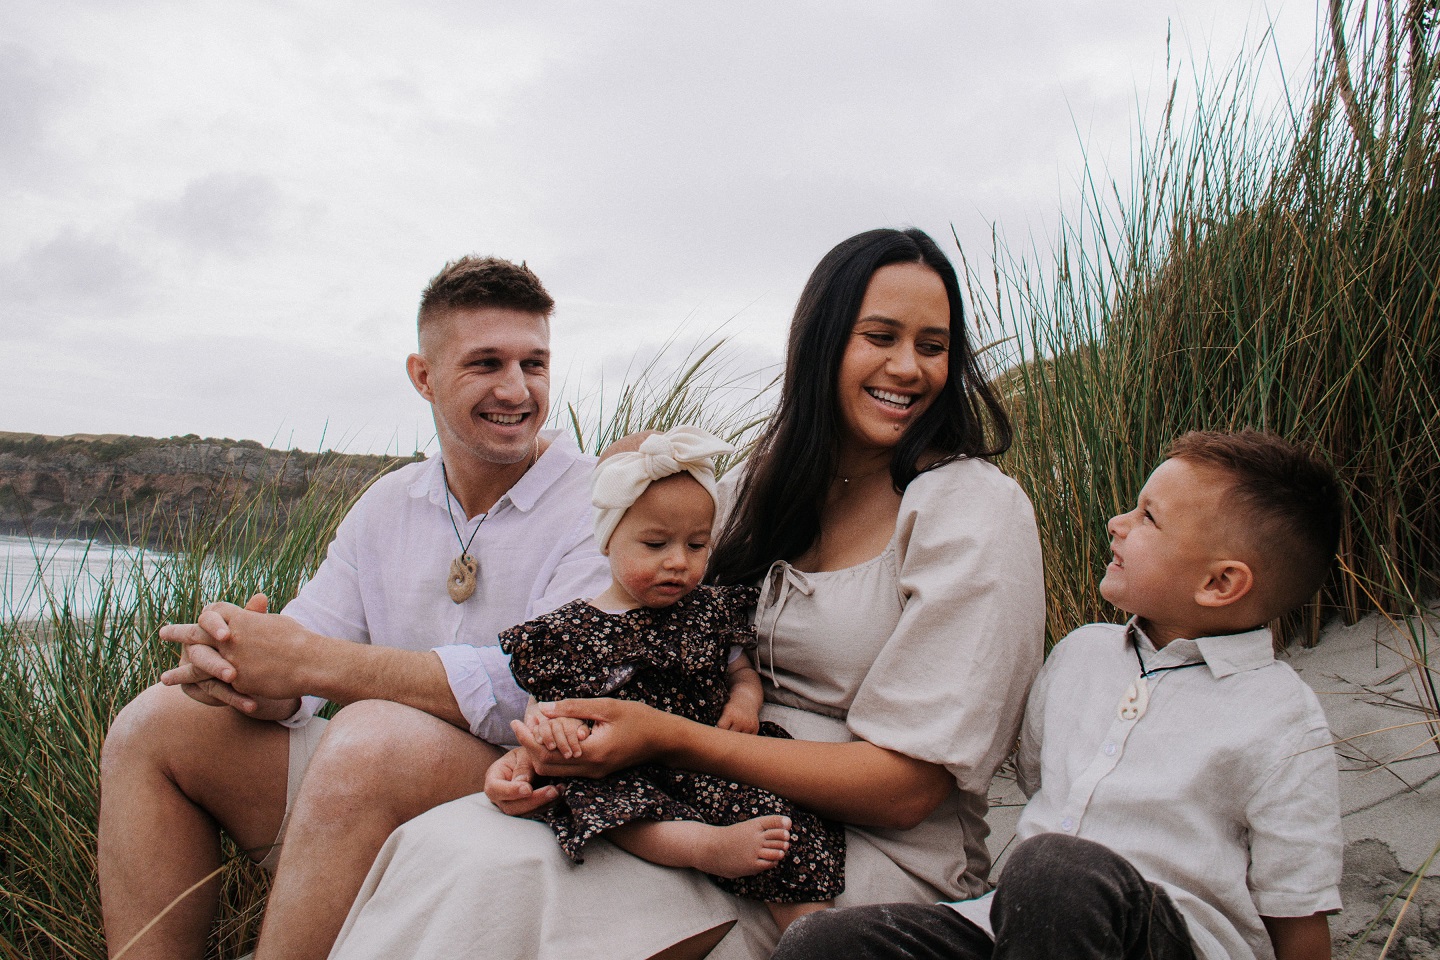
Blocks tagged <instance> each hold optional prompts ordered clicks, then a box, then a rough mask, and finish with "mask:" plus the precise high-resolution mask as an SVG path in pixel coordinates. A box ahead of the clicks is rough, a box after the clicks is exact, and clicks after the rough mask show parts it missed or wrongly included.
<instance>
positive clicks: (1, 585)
mask: <svg viewBox="0 0 1440 960" xmlns="http://www.w3.org/2000/svg"><path fill="white" fill-rule="evenodd" d="M162 557H163V555H162V554H158V553H154V552H152V551H149V550H143V549H141V548H139V547H126V546H115V545H112V544H108V543H98V542H94V541H90V540H46V539H39V538H36V539H32V538H30V537H14V536H3V535H0V618H3V619H20V620H30V619H35V618H37V617H43V616H46V615H47V614H48V613H49V612H50V611H51V610H52V609H53V608H54V606H59V605H64V606H68V608H69V609H70V610H71V611H72V612H73V613H74V614H76V615H79V616H86V615H88V614H89V613H90V612H91V611H93V610H94V609H95V605H96V603H98V602H99V599H100V597H101V595H102V585H103V584H105V583H107V582H108V583H109V584H110V586H111V590H112V597H113V599H116V600H128V599H129V598H130V597H132V596H133V594H134V589H135V587H134V582H133V580H134V578H133V576H131V572H132V571H134V570H135V568H136V565H137V564H139V565H145V564H150V563H153V562H155V561H158V560H160V559H162Z"/></svg>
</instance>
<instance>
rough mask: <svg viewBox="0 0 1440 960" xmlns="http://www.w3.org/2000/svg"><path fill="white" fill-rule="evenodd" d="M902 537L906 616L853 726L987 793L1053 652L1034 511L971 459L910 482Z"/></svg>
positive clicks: (870, 679) (857, 705)
mask: <svg viewBox="0 0 1440 960" xmlns="http://www.w3.org/2000/svg"><path fill="white" fill-rule="evenodd" d="M896 538H897V548H898V551H899V555H900V556H899V563H900V567H899V584H898V589H899V592H900V602H901V606H902V612H901V616H900V620H899V622H898V623H897V624H896V626H895V629H894V632H893V633H892V634H891V636H890V638H889V639H888V640H887V641H886V642H885V644H884V645H883V647H882V648H881V650H880V653H879V656H878V657H877V658H876V660H875V663H874V666H873V667H872V668H871V669H870V671H869V673H868V674H867V675H866V677H865V680H864V681H863V683H862V684H861V686H860V688H859V690H858V691H857V693H856V696H855V699H854V702H853V704H852V705H851V707H850V711H849V714H848V718H847V722H848V724H849V727H850V729H851V731H852V732H853V733H855V734H856V735H857V736H860V737H863V738H864V739H866V740H868V741H869V742H871V743H873V744H875V745H876V746H880V747H885V748H887V749H890V750H895V751H897V752H899V753H903V754H906V755H907V756H911V757H915V758H916V759H919V760H925V761H928V762H931V763H936V764H940V765H942V766H944V767H945V768H946V770H948V771H949V772H950V773H951V774H952V775H953V776H954V777H955V781H956V783H957V785H958V786H959V787H960V789H961V790H964V791H966V792H969V793H979V794H983V791H984V790H986V789H987V788H988V786H989V783H990V779H991V777H992V776H993V775H994V773H995V770H996V769H997V768H998V767H999V766H1000V764H1001V762H1003V761H1004V759H1005V757H1006V756H1008V755H1009V753H1010V751H1011V749H1012V748H1013V747H1014V745H1015V738H1016V735H1017V734H1018V732H1019V729H1020V719H1021V715H1022V713H1023V710H1024V706H1025V700H1026V694H1027V692H1028V691H1029V689H1030V684H1031V683H1032V681H1033V680H1034V679H1035V674H1036V672H1037V671H1038V670H1039V668H1040V663H1041V660H1042V659H1043V655H1044V642H1045V641H1044V636H1045V595H1044V576H1043V572H1042V567H1041V556H1040V539H1039V535H1038V533H1037V531H1036V527H1035V515H1034V511H1033V509H1032V508H1031V505H1030V501H1029V500H1028V499H1027V498H1026V496H1025V494H1024V492H1023V491H1021V489H1020V487H1019V486H1018V485H1017V484H1016V483H1015V482H1014V481H1013V480H1011V479H1010V478H1009V477H1006V476H1005V475H1004V474H1002V473H1001V472H1000V471H999V470H998V469H996V468H995V467H994V466H993V465H991V464H989V463H987V462H985V461H981V460H962V461H957V462H955V463H951V464H947V465H945V466H943V467H940V468H937V469H935V470H931V471H929V472H926V473H922V474H921V475H920V476H919V477H917V478H916V479H915V480H914V481H912V482H911V484H910V486H909V487H908V488H907V490H906V491H905V495H904V498H903V500H902V502H901V506H900V516H899V519H898V521H897V526H896Z"/></svg>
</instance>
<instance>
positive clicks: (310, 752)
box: [260, 717, 329, 874]
mask: <svg viewBox="0 0 1440 960" xmlns="http://www.w3.org/2000/svg"><path fill="white" fill-rule="evenodd" d="M327 723H329V721H328V720H322V719H321V718H319V717H315V718H314V719H312V720H311V721H310V722H309V723H307V724H305V725H304V726H303V727H292V728H291V730H290V764H289V768H288V770H287V771H286V776H285V819H283V820H281V821H280V832H279V833H277V834H276V835H275V843H274V845H273V846H271V847H270V852H269V853H267V854H265V859H264V860H261V861H260V866H262V867H264V868H265V871H266V872H267V873H272V874H273V873H274V872H275V865H276V864H277V863H279V862H280V844H281V843H283V842H284V840H285V828H286V827H288V826H290V811H291V810H293V809H294V808H295V795H296V794H298V793H299V792H300V781H301V780H304V779H305V768H306V767H308V766H310V758H311V757H313V756H314V755H315V747H316V745H317V744H318V743H319V742H320V737H321V736H323V735H324V733H325V724H327Z"/></svg>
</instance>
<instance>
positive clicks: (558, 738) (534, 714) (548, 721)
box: [525, 697, 590, 760]
mask: <svg viewBox="0 0 1440 960" xmlns="http://www.w3.org/2000/svg"><path fill="white" fill-rule="evenodd" d="M525 725H526V726H527V727H529V728H530V732H531V733H532V734H534V736H535V739H536V740H537V741H539V742H540V744H541V745H542V746H543V747H545V749H546V750H554V751H556V752H557V753H559V754H560V756H562V757H564V758H565V759H567V760H569V759H572V758H574V757H578V756H581V755H582V751H581V749H580V743H581V741H583V740H584V739H585V738H586V737H588V736H590V724H588V723H586V722H585V721H584V720H576V719H574V718H572V717H547V716H545V714H543V713H541V712H540V708H539V706H538V705H537V704H536V702H535V699H534V698H533V697H532V698H531V699H530V704H529V706H527V707H526V708H525Z"/></svg>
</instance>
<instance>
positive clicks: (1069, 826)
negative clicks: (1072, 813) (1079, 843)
mask: <svg viewBox="0 0 1440 960" xmlns="http://www.w3.org/2000/svg"><path fill="white" fill-rule="evenodd" d="M1060 829H1061V830H1064V831H1065V832H1067V833H1068V832H1070V831H1071V830H1074V829H1075V819H1074V818H1073V817H1066V818H1065V819H1064V820H1061V821H1060Z"/></svg>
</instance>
